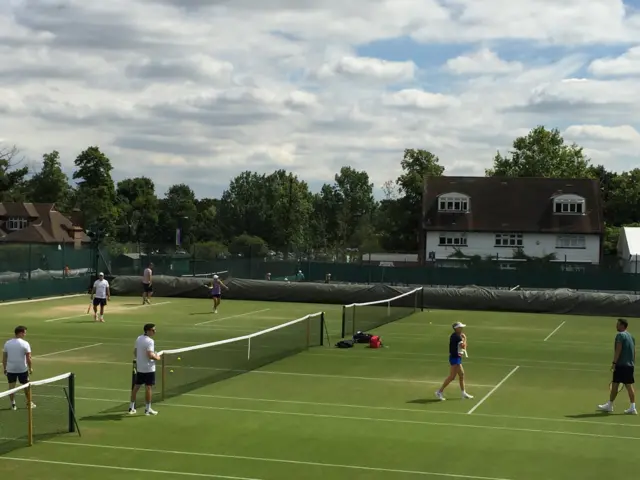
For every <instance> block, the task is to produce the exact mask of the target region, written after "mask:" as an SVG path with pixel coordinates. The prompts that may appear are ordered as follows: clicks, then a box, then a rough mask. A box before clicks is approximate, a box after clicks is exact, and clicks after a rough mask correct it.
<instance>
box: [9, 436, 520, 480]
mask: <svg viewBox="0 0 640 480" xmlns="http://www.w3.org/2000/svg"><path fill="white" fill-rule="evenodd" d="M38 443H50V444H53V445H65V446H69V447H87V448H99V449H106V450H122V451H130V452H132V451H140V452H145V453H159V454H170V455H185V456H189V457H201V458H228V459H232V460H249V461H254V462H266V463H284V464H288V465H305V466H310V467H324V468H336V469H344V470H362V471H367V472H385V473H402V474H405V475H419V476H427V477H444V478H466V479H468V480H510V479H508V478H497V477H478V476H477V475H461V474H455V473H439V472H424V471H421V470H398V469H394V468H383V467H366V466H364V465H340V464H337V463H323V462H305V461H303V460H287V459H280V458H267V457H248V456H244V455H224V454H217V453H200V452H184V451H179V450H160V449H154V448H144V447H142V448H132V447H124V446H117V445H97V444H93V443H79V442H78V443H76V442H74V443H71V442H58V441H55V440H52V441H49V440H44V441H42V442H38ZM0 458H2V457H0ZM24 460H25V461H33V460H30V459H24ZM141 471H142V470H141ZM145 471H149V472H153V470H145ZM221 478H234V477H221ZM236 478H237V477H236Z"/></svg>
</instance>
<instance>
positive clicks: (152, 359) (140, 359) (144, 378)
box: [129, 323, 160, 415]
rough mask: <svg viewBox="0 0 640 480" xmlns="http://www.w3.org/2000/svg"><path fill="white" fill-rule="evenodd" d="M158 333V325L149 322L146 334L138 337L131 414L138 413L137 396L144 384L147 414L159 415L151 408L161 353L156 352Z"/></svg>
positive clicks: (134, 355)
mask: <svg viewBox="0 0 640 480" xmlns="http://www.w3.org/2000/svg"><path fill="white" fill-rule="evenodd" d="M155 334H156V326H155V325H154V324H153V323H147V324H146V325H145V326H144V334H143V335H140V336H139V337H138V338H136V343H135V347H134V348H133V358H134V359H135V363H136V370H137V373H136V381H135V385H134V386H133V389H132V390H131V403H130V404H129V414H130V415H133V414H135V413H136V396H137V395H138V390H140V387H141V386H142V385H144V386H145V391H144V394H145V395H144V399H145V408H144V414H145V415H157V414H158V412H156V411H155V410H153V409H152V408H151V400H152V396H153V386H154V385H155V384H156V361H159V360H160V355H158V354H157V353H156V352H155V348H156V344H155V342H154V341H153V337H154V336H155Z"/></svg>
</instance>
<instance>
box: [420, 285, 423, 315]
mask: <svg viewBox="0 0 640 480" xmlns="http://www.w3.org/2000/svg"><path fill="white" fill-rule="evenodd" d="M420 311H421V312H424V286H422V287H420Z"/></svg>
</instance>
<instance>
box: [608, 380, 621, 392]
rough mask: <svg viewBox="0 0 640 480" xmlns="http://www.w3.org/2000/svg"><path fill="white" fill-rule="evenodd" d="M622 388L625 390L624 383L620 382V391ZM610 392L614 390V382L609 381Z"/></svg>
mask: <svg viewBox="0 0 640 480" xmlns="http://www.w3.org/2000/svg"><path fill="white" fill-rule="evenodd" d="M622 390H624V383H619V384H618V393H620V392H622ZM609 392H613V382H609Z"/></svg>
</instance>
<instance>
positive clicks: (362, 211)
mask: <svg viewBox="0 0 640 480" xmlns="http://www.w3.org/2000/svg"><path fill="white" fill-rule="evenodd" d="M19 156H20V152H19V150H18V149H17V148H16V147H11V148H0V199H2V201H5V202H7V201H18V202H43V203H55V204H56V206H57V208H58V210H59V211H61V212H63V213H65V214H71V212H72V211H73V210H74V209H79V210H80V211H81V212H82V214H83V216H84V221H85V228H87V229H94V230H95V229H98V228H100V229H101V232H100V233H101V234H103V235H104V236H105V239H106V240H105V241H107V242H111V243H113V242H116V243H118V244H131V245H138V246H139V247H140V248H141V250H142V251H150V250H153V251H158V250H162V251H164V253H171V251H173V250H175V231H176V229H177V228H180V229H181V231H182V245H183V248H184V249H186V250H189V249H191V248H192V247H194V246H195V247H197V248H198V250H199V252H200V256H206V257H211V256H216V255H219V254H226V253H231V254H243V255H252V256H262V255H266V254H268V252H270V251H274V252H279V253H280V254H284V255H288V254H291V253H299V254H311V253H312V252H313V253H321V254H325V255H326V254H332V255H336V254H345V252H348V251H354V252H355V251H359V252H362V253H365V252H384V251H387V252H417V251H418V248H419V232H420V223H421V209H422V182H423V178H424V175H434V176H440V175H444V174H445V167H444V166H442V165H441V164H440V159H439V158H438V157H437V156H436V155H435V154H434V153H433V152H430V151H428V150H425V149H406V150H405V151H404V154H403V157H402V159H401V160H400V166H401V169H402V172H401V174H400V176H398V178H396V179H389V180H388V181H387V182H385V183H384V185H382V186H381V188H382V191H383V198H382V199H381V200H379V201H378V200H376V198H375V196H374V185H373V183H371V181H370V179H369V175H368V173H367V172H366V171H359V170H356V169H354V168H352V167H349V166H345V167H342V168H341V169H340V171H339V172H338V173H336V174H335V177H334V179H333V183H326V184H324V185H323V186H322V188H321V189H320V191H319V192H316V193H314V192H311V191H310V189H309V185H308V184H307V183H306V182H305V181H304V180H303V179H301V178H299V177H298V176H297V175H295V174H293V173H292V172H287V171H286V170H276V171H274V172H272V173H270V174H265V173H256V172H251V171H245V172H242V173H240V174H239V175H237V176H236V177H235V178H233V179H232V180H231V182H230V184H229V186H228V188H227V189H226V190H225V191H224V192H223V194H222V195H221V197H220V198H196V196H195V194H194V192H193V190H192V189H191V188H190V187H189V186H188V185H186V184H184V183H179V184H175V185H172V186H171V187H170V188H169V189H168V190H167V191H166V192H165V193H164V194H160V195H159V194H158V192H156V188H155V185H154V182H153V181H152V180H151V179H150V178H147V177H144V176H143V177H135V178H127V179H125V180H122V181H120V182H118V183H117V184H116V183H115V182H114V181H113V179H112V177H111V173H112V171H113V166H112V164H111V161H110V159H109V158H108V156H107V155H106V154H105V153H104V152H102V151H101V150H100V148H99V147H97V146H91V147H89V148H87V149H86V150H84V151H82V152H81V153H80V154H79V155H78V156H77V157H76V159H75V161H74V166H75V169H74V172H73V175H72V178H71V179H69V178H68V176H67V175H66V174H65V173H64V172H63V169H62V165H61V161H60V155H59V153H58V152H57V151H53V152H50V153H46V154H44V155H43V158H42V160H43V161H42V166H41V168H40V170H38V171H31V169H30V168H29V167H25V166H21V165H22V164H21V162H20V158H19ZM485 175H486V176H506V177H531V176H535V177H549V178H597V179H599V180H600V182H601V188H602V195H603V201H604V218H605V222H606V227H607V234H606V238H605V253H607V254H615V248H616V242H617V238H618V234H619V229H620V227H622V226H629V225H631V226H635V225H636V224H638V222H640V218H639V217H640V209H639V208H637V207H638V206H639V205H640V188H639V187H638V185H640V169H633V170H631V171H629V172H621V173H618V172H613V171H609V170H607V169H606V168H605V167H604V166H602V165H594V164H593V163H592V162H591V160H590V159H589V158H587V156H586V155H585V153H584V151H583V148H582V147H580V146H579V145H577V144H575V143H573V144H568V143H566V142H565V140H564V139H563V138H562V135H561V134H560V132H559V130H557V129H552V130H549V129H547V128H545V127H544V126H538V127H536V128H534V129H532V130H531V131H530V132H529V133H528V134H527V135H525V136H522V137H518V138H516V139H515V140H514V141H513V144H512V147H511V149H510V150H509V151H508V153H507V154H504V155H503V154H502V153H500V152H497V153H496V155H495V157H494V159H493V166H492V168H491V169H488V170H486V171H485Z"/></svg>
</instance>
